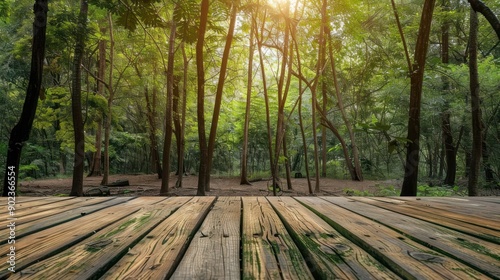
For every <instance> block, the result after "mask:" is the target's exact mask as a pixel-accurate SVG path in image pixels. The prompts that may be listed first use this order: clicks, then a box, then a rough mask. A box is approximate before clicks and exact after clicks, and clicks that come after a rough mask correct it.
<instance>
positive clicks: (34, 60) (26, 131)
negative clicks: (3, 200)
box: [2, 0, 83, 196]
mask: <svg viewBox="0 0 500 280" xmlns="http://www.w3.org/2000/svg"><path fill="white" fill-rule="evenodd" d="M47 11H48V0H36V1H35V5H34V6H33V12H34V13H35V20H34V22H33V41H32V48H31V70H30V78H29V82H28V87H27V90H26V97H25V99H24V105H23V111H22V113H21V118H20V119H19V121H18V123H17V124H16V125H15V126H14V128H13V129H12V131H11V133H10V138H9V146H8V150H7V162H6V164H5V176H4V181H3V190H2V196H12V195H16V194H17V185H18V184H17V183H18V179H19V163H20V160H21V151H22V148H23V145H24V142H26V141H28V139H29V135H30V132H31V128H32V127H33V121H34V119H35V112H36V107H37V105H38V98H39V96H40V91H41V84H42V73H43V62H44V59H45V37H46V36H45V35H46V29H47ZM82 163H83V162H82Z"/></svg>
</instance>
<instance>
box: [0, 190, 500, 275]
mask: <svg viewBox="0 0 500 280" xmlns="http://www.w3.org/2000/svg"><path fill="white" fill-rule="evenodd" d="M1 201H2V208H1V209H0V216H1V217H2V218H1V220H2V221H4V224H5V225H3V226H2V227H0V233H1V234H0V236H1V238H0V242H1V244H2V245H1V252H0V253H1V255H2V256H3V257H2V258H3V259H2V261H1V263H0V266H1V269H0V278H1V279H4V278H9V279H231V280H232V279H400V278H402V279H500V198H499V197H477V198H424V197H423V198H415V197H408V198H401V197H392V198H365V197H170V198H165V197H138V198H132V197H92V198H89V197H85V198H72V197H65V198H56V197H18V198H17V201H16V205H15V216H14V217H11V216H10V215H9V213H8V208H7V200H6V199H5V198H2V200H1ZM12 218H15V220H12ZM11 222H15V231H14V232H15V244H13V245H9V244H7V243H8V241H9V239H8V237H9V236H11V235H12V234H13V233H12V232H11V231H10V229H9V227H8V225H9V224H10V223H11ZM6 225H7V226H6ZM11 239H12V238H11ZM10 246H15V250H14V252H15V271H16V272H15V273H11V272H10V271H9V270H8V269H9V267H10V265H11V264H9V263H8V261H9V256H8V255H7V254H11V251H10V250H11V248H10Z"/></svg>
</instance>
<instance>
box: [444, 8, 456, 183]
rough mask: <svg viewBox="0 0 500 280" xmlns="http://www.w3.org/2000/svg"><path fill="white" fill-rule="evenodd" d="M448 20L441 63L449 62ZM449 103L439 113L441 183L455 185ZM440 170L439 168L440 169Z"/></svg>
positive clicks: (445, 82) (454, 151) (446, 81)
mask: <svg viewBox="0 0 500 280" xmlns="http://www.w3.org/2000/svg"><path fill="white" fill-rule="evenodd" d="M442 6H443V9H444V10H445V11H449V10H450V0H443V4H442ZM449 30H450V22H449V20H446V21H445V22H444V23H443V26H442V27H441V62H442V63H443V64H448V63H449V49H450V39H449ZM442 80H443V91H444V92H445V94H448V91H449V90H450V82H449V80H448V77H446V76H443V77H442ZM449 106H450V105H449V103H448V102H446V103H445V108H444V110H443V113H442V114H441V129H442V134H443V143H444V152H445V159H446V177H445V179H444V181H443V184H445V185H448V186H454V185H455V177H456V173H457V149H458V145H457V147H455V146H454V143H453V142H454V141H453V134H452V130H451V121H450V119H451V112H450V110H449ZM440 171H441V169H440Z"/></svg>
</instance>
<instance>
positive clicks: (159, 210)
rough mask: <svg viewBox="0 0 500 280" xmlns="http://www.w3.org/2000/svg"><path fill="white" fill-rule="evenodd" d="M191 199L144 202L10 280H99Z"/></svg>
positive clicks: (178, 198)
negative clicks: (132, 210) (134, 246)
mask: <svg viewBox="0 0 500 280" xmlns="http://www.w3.org/2000/svg"><path fill="white" fill-rule="evenodd" d="M190 199H191V197H174V198H169V199H166V200H162V201H160V202H158V203H154V204H151V205H144V206H143V207H142V208H141V209H140V210H139V211H137V212H135V213H133V214H131V215H130V216H126V217H124V218H123V219H121V220H119V221H117V222H116V223H113V224H112V225H109V226H107V227H106V228H104V229H102V230H101V231H100V232H99V233H98V234H94V235H92V236H91V237H89V238H87V239H85V240H83V241H82V242H80V243H78V244H77V245H75V246H72V247H70V248H68V249H66V250H65V251H63V252H61V253H59V254H57V255H55V256H53V257H51V258H48V259H46V260H44V261H41V262H38V263H36V264H34V265H32V266H30V267H28V268H26V269H24V270H23V271H21V272H20V273H17V274H16V275H14V277H11V278H9V279H54V278H57V279H96V278H97V277H99V276H100V274H102V273H104V272H105V271H106V270H107V269H109V268H110V267H111V266H112V265H114V263H115V262H116V261H117V260H118V259H119V258H120V257H122V256H123V255H125V254H126V253H127V252H128V249H129V248H131V247H133V245H134V244H135V243H137V242H138V241H139V240H140V239H142V238H143V237H144V236H145V235H147V234H148V233H149V232H150V231H151V230H152V229H153V228H154V227H156V226H157V225H158V224H159V223H160V222H162V221H164V220H165V219H166V218H167V217H168V216H169V215H171V213H173V212H175V211H176V210H177V209H178V208H180V207H181V206H182V205H184V204H185V203H186V202H188V201H189V200H190Z"/></svg>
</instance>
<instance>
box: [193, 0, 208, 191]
mask: <svg viewBox="0 0 500 280" xmlns="http://www.w3.org/2000/svg"><path fill="white" fill-rule="evenodd" d="M200 10H201V14H200V25H199V29H198V39H197V41H196V72H197V81H198V91H197V102H196V108H197V110H196V112H197V116H198V141H199V144H200V166H199V172H198V190H197V192H196V195H199V196H204V195H205V187H206V179H207V172H209V171H208V145H207V136H206V134H205V68H204V55H203V44H204V42H205V32H206V30H207V22H208V10H209V0H202V1H201V9H200Z"/></svg>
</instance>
